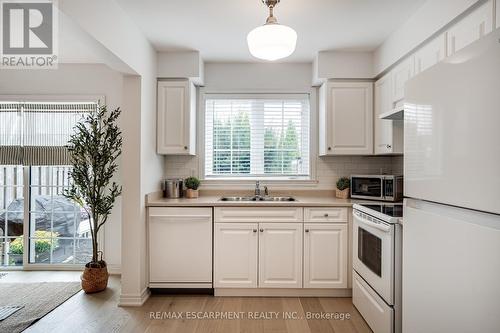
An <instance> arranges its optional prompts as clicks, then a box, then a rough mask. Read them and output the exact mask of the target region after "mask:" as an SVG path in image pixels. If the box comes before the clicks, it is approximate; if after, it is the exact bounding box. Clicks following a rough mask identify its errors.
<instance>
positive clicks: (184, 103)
mask: <svg viewBox="0 0 500 333" xmlns="http://www.w3.org/2000/svg"><path fill="white" fill-rule="evenodd" d="M157 121H158V126H157V152H158V154H163V155H195V154H196V88H195V86H194V85H193V83H191V82H190V81H188V80H178V81H177V80H176V81H159V82H158V119H157Z"/></svg>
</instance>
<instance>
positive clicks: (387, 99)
mask: <svg viewBox="0 0 500 333" xmlns="http://www.w3.org/2000/svg"><path fill="white" fill-rule="evenodd" d="M392 108H393V100H392V75H390V74H388V75H386V76H384V77H382V78H381V79H380V80H378V81H377V82H375V119H374V120H373V122H374V128H375V135H374V140H375V141H374V151H375V155H384V154H402V153H403V121H399V120H385V119H380V115H381V114H383V113H386V112H388V111H391V110H392Z"/></svg>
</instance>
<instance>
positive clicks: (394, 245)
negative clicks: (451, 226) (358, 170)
mask: <svg viewBox="0 0 500 333" xmlns="http://www.w3.org/2000/svg"><path fill="white" fill-rule="evenodd" d="M402 212H403V206H402V204H355V205H354V206H353V215H354V216H353V217H354V218H353V221H354V223H353V296H352V299H353V303H354V305H355V306H356V308H357V309H358V311H359V312H360V313H361V315H362V316H363V318H364V319H365V320H366V322H367V323H368V325H369V326H370V328H371V329H372V330H373V332H374V333H400V332H401V295H402V293H401V257H402V225H401V223H400V221H401V218H402Z"/></svg>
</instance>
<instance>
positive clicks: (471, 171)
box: [402, 29, 500, 333]
mask: <svg viewBox="0 0 500 333" xmlns="http://www.w3.org/2000/svg"><path fill="white" fill-rule="evenodd" d="M404 119H405V120H404V122H405V129H404V130H405V151H404V153H405V155H404V177H405V181H404V192H405V198H406V199H405V204H404V222H403V286H402V290H403V302H402V304H403V305H402V307H403V332H404V333H421V332H426V333H432V332H439V333H442V332H454V333H457V332H485V333H486V332H500V30H498V29H497V30H496V31H494V32H493V33H491V34H490V35H488V36H486V37H485V38H483V39H482V40H479V41H477V42H475V43H474V44H471V45H470V46H468V47H467V48H465V49H463V50H461V51H460V52H458V53H456V54H455V55H454V56H452V57H450V58H448V59H447V60H445V61H444V62H442V63H440V64H438V65H436V66H434V67H432V68H430V69H428V70H427V71H424V72H423V73H421V74H419V75H418V76H416V77H415V78H413V79H412V80H410V81H409V82H408V83H407V85H406V87H405V116H404Z"/></svg>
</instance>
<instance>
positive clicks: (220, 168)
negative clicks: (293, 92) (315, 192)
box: [212, 112, 301, 175]
mask: <svg viewBox="0 0 500 333" xmlns="http://www.w3.org/2000/svg"><path fill="white" fill-rule="evenodd" d="M213 126H214V128H213V133H214V138H213V142H214V155H213V156H214V159H213V169H212V170H213V172H214V173H215V174H250V171H251V166H250V159H251V156H250V150H251V126H250V120H249V116H248V113H246V112H240V113H238V115H237V116H236V117H235V118H234V119H233V120H231V119H228V120H226V121H222V120H220V119H216V120H215V121H214V125H213ZM280 132H281V131H278V130H277V129H276V128H272V127H266V128H265V132H264V173H265V174H270V175H272V174H277V175H280V174H295V173H297V165H296V163H298V162H299V161H300V158H301V156H300V149H299V136H298V133H297V129H296V127H295V125H294V123H293V121H292V120H290V121H289V122H288V125H287V127H286V129H284V131H283V132H281V133H280Z"/></svg>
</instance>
